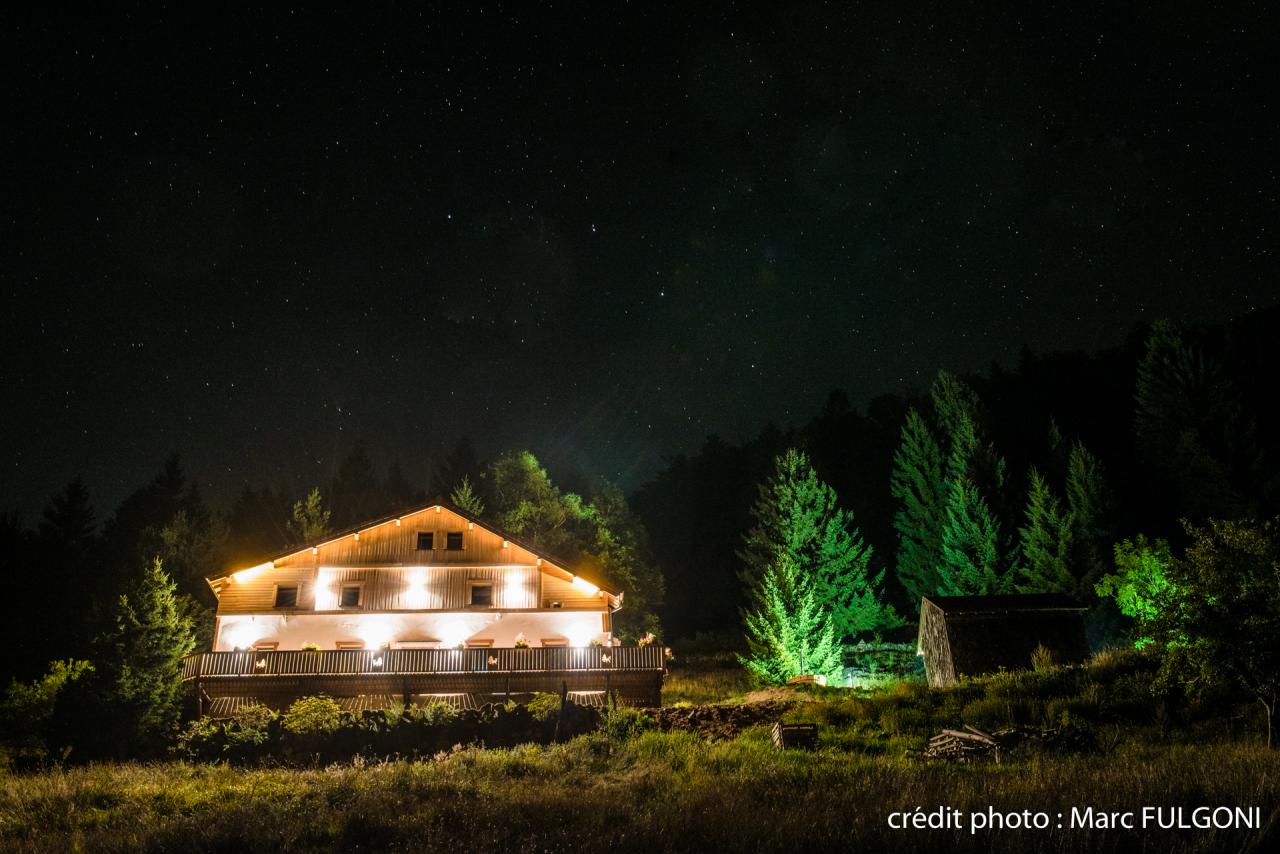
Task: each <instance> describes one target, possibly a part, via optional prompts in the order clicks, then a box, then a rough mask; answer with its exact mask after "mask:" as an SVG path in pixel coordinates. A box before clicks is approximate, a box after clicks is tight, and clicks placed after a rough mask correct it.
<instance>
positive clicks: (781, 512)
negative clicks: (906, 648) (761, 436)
mask: <svg viewBox="0 0 1280 854" xmlns="http://www.w3.org/2000/svg"><path fill="white" fill-rule="evenodd" d="M751 515H752V518H753V519H754V520H755V525H754V526H752V528H751V530H749V531H748V532H747V534H746V537H745V538H744V543H743V548H742V550H741V551H740V552H739V556H740V557H741V558H742V561H743V564H744V568H743V572H742V580H743V582H744V583H745V584H746V585H747V586H748V587H749V588H752V587H755V586H757V585H758V583H759V579H760V578H761V577H762V576H763V574H764V572H765V571H766V570H768V569H769V568H770V567H773V566H775V565H776V564H777V562H778V560H779V557H780V556H783V555H785V556H786V557H787V558H789V559H790V560H791V561H792V562H793V563H794V564H795V565H796V566H798V567H799V568H800V569H801V570H802V571H804V572H807V573H809V574H810V575H811V576H812V577H813V583H814V591H815V593H816V595H817V597H818V602H819V604H820V605H821V606H822V607H823V608H826V609H827V610H828V611H829V612H830V614H831V624H832V627H833V628H834V630H835V633H836V640H838V641H845V640H851V639H853V638H854V637H856V636H858V635H861V634H866V633H870V632H877V631H880V630H882V629H885V628H889V627H892V626H895V625H900V621H899V620H898V618H897V615H895V614H894V613H893V611H892V609H891V608H889V607H888V606H887V605H885V604H884V602H883V601H882V599H881V593H880V588H881V585H882V583H883V580H884V570H880V571H879V572H874V571H873V570H872V569H871V566H870V564H871V557H872V552H871V547H870V546H869V545H867V544H866V543H865V542H864V541H863V539H862V534H861V533H860V532H859V531H858V529H857V527H856V526H855V525H854V524H853V518H852V514H850V513H849V512H847V511H844V510H841V509H840V507H839V506H838V505H837V496H836V493H835V490H833V489H832V488H831V487H830V486H828V485H827V484H826V483H824V482H823V481H822V480H821V479H820V478H819V477H818V473H817V471H815V470H814V468H813V465H812V464H811V463H810V462H809V458H808V456H806V455H805V453H804V452H803V451H800V450H798V449H796V448H789V449H787V450H786V451H784V452H783V453H781V454H779V455H778V457H777V458H776V459H775V460H774V469H773V473H772V474H771V475H770V476H769V478H768V479H766V480H765V481H764V482H763V483H761V484H760V485H759V487H758V492H757V497H756V501H755V503H754V504H753V505H752V507H751Z"/></svg>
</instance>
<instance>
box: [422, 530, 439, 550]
mask: <svg viewBox="0 0 1280 854" xmlns="http://www.w3.org/2000/svg"><path fill="white" fill-rule="evenodd" d="M435 540H436V535H435V532H433V531H419V532H418V551H420V552H429V551H431V550H432V549H434V548H435V547H436V545H435Z"/></svg>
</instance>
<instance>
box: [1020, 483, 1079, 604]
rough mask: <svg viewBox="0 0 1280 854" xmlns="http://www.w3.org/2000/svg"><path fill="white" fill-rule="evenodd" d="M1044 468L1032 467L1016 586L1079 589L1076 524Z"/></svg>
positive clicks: (1057, 590)
mask: <svg viewBox="0 0 1280 854" xmlns="http://www.w3.org/2000/svg"><path fill="white" fill-rule="evenodd" d="M1067 516H1068V514H1067V513H1066V512H1064V510H1063V508H1062V501H1061V499H1059V498H1058V496H1056V495H1054V494H1053V490H1052V489H1050V488H1049V483H1048V481H1046V480H1045V479H1044V477H1043V476H1042V475H1041V474H1040V472H1038V471H1036V470H1035V469H1034V468H1033V469H1032V470H1031V485H1030V487H1029V489H1028V491H1027V513H1026V520H1025V523H1024V524H1023V526H1022V527H1021V528H1019V529H1018V533H1019V535H1020V540H1021V544H1020V548H1019V552H1020V558H1021V559H1020V561H1019V563H1018V568H1017V580H1016V582H1015V586H1016V587H1017V589H1018V590H1019V591H1021V592H1023V593H1066V594H1068V595H1073V594H1075V593H1076V592H1077V588H1078V580H1077V578H1076V576H1075V575H1074V574H1073V573H1072V566H1071V558H1072V553H1073V545H1074V543H1073V539H1072V533H1073V527H1072V525H1071V524H1070V521H1069V519H1068V518H1067Z"/></svg>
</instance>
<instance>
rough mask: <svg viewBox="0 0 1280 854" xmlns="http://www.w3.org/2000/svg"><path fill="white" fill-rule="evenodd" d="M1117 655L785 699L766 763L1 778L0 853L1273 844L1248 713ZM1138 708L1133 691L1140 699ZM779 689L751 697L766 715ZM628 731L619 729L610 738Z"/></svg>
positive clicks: (731, 748) (685, 745) (715, 744)
mask: <svg viewBox="0 0 1280 854" xmlns="http://www.w3.org/2000/svg"><path fill="white" fill-rule="evenodd" d="M1147 673H1148V670H1147V668H1146V665H1145V664H1144V663H1143V661H1142V660H1141V659H1140V657H1135V656H1110V657H1103V658H1101V659H1095V661H1094V662H1091V663H1090V664H1089V665H1087V666H1086V667H1077V668H1049V669H1046V670H1044V671H1042V672H1034V671H1032V672H1026V673H1019V674H998V675H996V676H994V677H990V678H988V679H983V680H974V681H971V682H969V683H966V684H964V685H962V686H960V687H958V688H956V689H950V690H947V691H930V690H928V689H927V688H926V687H924V686H923V685H922V684H921V683H919V682H909V681H908V682H901V683H899V684H897V685H895V686H894V687H893V688H892V689H890V690H887V691H882V692H877V693H864V694H861V695H855V694H853V693H852V692H849V691H841V690H834V689H826V690H814V691H799V692H795V693H794V695H793V697H792V698H791V704H790V705H789V707H788V711H786V713H785V719H786V720H793V721H810V722H814V723H818V724H819V727H820V740H819V745H818V749H817V750H816V751H799V750H778V749H777V748H775V747H774V746H773V744H772V742H771V740H770V737H769V730H768V727H767V726H752V727H749V728H747V729H745V730H743V731H741V732H740V733H738V734H736V735H735V736H733V737H730V738H718V739H715V740H711V739H708V738H707V737H705V736H704V735H702V734H700V733H697V732H688V731H679V730H675V731H668V732H660V731H656V730H655V729H653V728H651V727H648V726H646V724H645V721H644V719H643V718H641V717H639V716H636V715H632V714H626V715H620V716H608V717H606V720H605V725H604V726H603V727H602V728H601V729H600V730H599V731H596V732H592V733H588V734H586V735H581V736H578V737H576V738H573V739H572V740H569V741H566V742H564V743H558V744H548V745H543V746H538V745H519V746H516V747H511V748H505V749H484V748H481V747H474V746H473V747H462V748H456V749H453V750H448V751H442V752H440V753H439V754H437V755H435V756H434V758H426V759H423V760H419V761H407V760H384V759H378V758H373V757H364V756H357V757H355V758H354V759H352V760H350V761H346V762H341V763H332V764H327V765H315V766H307V765H305V764H304V765H300V766H291V767H286V766H283V765H278V764H273V763H271V762H268V763H265V764H263V763H257V764H253V765H247V766H236V765H233V764H229V763H194V762H189V761H172V762H165V763H158V764H150V765H144V764H104V765H95V766H85V767H76V766H69V767H66V768H57V767H54V768H46V769H44V770H40V771H35V772H31V773H5V774H0V848H3V849H4V850H15V851H38V852H46V851H47V852H55V851H56V852H64V851H67V850H82V851H138V850H143V851H278V850H284V851H347V850H367V851H402V850H403V851H409V850H414V851H445V850H449V851H456V850H465V849H471V850H504V851H507V850H509V851H556V850H578V849H586V848H590V849H594V850H608V851H623V852H629V851H637V852H640V851H645V852H652V851H748V850H750V851H780V850H791V851H797V850H799V851H805V850H863V849H866V850H883V851H915V850H924V849H934V850H958V851H992V850H999V851H1019V852H1040V851H1044V852H1050V851H1053V852H1060V851H1133V852H1140V851H1162V852H1163V851H1172V852H1183V851H1219V850H1231V851H1255V850H1256V851H1265V850H1270V847H1271V846H1274V844H1275V843H1276V842H1277V841H1280V836H1278V834H1280V811H1278V809H1280V808H1278V805H1280V751H1273V750H1268V749H1267V748H1266V747H1265V746H1264V745H1263V744H1261V743H1260V741H1259V740H1258V738H1257V726H1256V724H1257V720H1256V715H1253V714H1252V713H1251V712H1250V711H1249V709H1248V706H1247V705H1246V704H1243V703H1235V702H1229V701H1223V702H1221V703H1217V704H1206V705H1202V706H1192V705H1188V704H1176V703H1170V702H1153V701H1152V699H1151V696H1150V691H1149V685H1148V684H1147V680H1146V678H1145V677H1146V675H1147ZM749 687H750V686H749V683H746V682H745V681H742V680H741V679H740V675H735V673H734V672H733V670H732V668H731V667H728V668H725V667H701V668H699V667H696V666H695V667H689V668H686V669H684V670H676V671H675V672H673V674H672V680H671V688H672V694H673V695H674V696H680V697H682V698H683V699H678V700H672V702H673V703H693V702H695V698H696V702H705V701H706V700H707V699H708V698H712V697H714V696H716V695H717V694H718V693H720V694H725V693H727V695H728V696H727V697H726V696H722V697H720V699H734V698H736V701H738V702H742V701H750V700H752V699H754V698H753V696H752V695H751V693H750V691H749ZM1144 691H1145V692H1146V693H1145V694H1144V693H1143V692H1144ZM778 695H779V692H776V691H775V692H771V693H770V697H771V698H772V699H774V700H775V701H776V699H777V697H778ZM620 722H621V723H625V724H626V725H625V726H623V725H619V723H620ZM961 722H972V723H979V724H981V725H983V726H995V725H1005V724H1009V723H1022V724H1024V725H1048V724H1052V725H1054V726H1057V727H1077V728H1079V729H1080V730H1081V731H1083V732H1086V733H1088V735H1089V736H1090V740H1091V743H1092V744H1093V745H1094V747H1093V749H1090V750H1087V751H1084V752H1072V753H1049V752H1033V753H1029V754H1026V755H1014V756H1010V757H1007V758H1005V759H1004V761H1002V763H1001V764H999V765H993V764H984V765H954V764H949V763H939V762H926V761H922V760H920V759H915V758H910V757H909V756H906V755H904V753H905V752H906V751H907V750H908V749H910V748H919V747H921V746H923V744H924V743H925V742H926V741H927V738H928V735H929V734H930V733H931V731H933V730H934V729H935V728H936V727H937V726H939V725H940V724H941V725H948V726H955V725H959V724H960V723H961ZM1219 804H1222V805H1227V806H1247V807H1253V806H1256V807H1259V808H1260V809H1261V816H1262V826H1261V827H1259V828H1255V829H1253V830H1236V829H1190V830H1159V829H1146V830H1118V829H1098V828H1092V829H1091V828H1071V827H1070V826H1064V827H1063V828H1061V829H1059V828H1057V827H1050V828H1048V829H1045V830H1007V829H1006V830H1002V831H987V830H982V831H978V832H976V833H974V832H972V831H971V830H970V829H969V828H968V826H967V825H966V826H964V827H961V828H952V829H933V830H930V829H922V830H914V829H913V830H894V829H892V828H890V826H889V817H890V814H891V813H894V812H897V811H912V810H915V808H917V807H924V808H925V810H930V809H933V808H936V807H938V806H940V805H942V806H946V807H949V808H952V809H956V810H960V811H961V812H962V813H965V814H969V813H971V812H973V811H985V810H986V809H987V808H988V807H989V806H993V805H994V806H995V807H997V808H998V809H1000V810H1002V811H1006V812H1008V811H1021V810H1035V811H1043V812H1046V813H1049V814H1051V815H1053V816H1054V823H1055V824H1056V821H1057V819H1056V813H1059V812H1061V813H1063V814H1064V825H1069V820H1068V819H1067V818H1066V817H1069V815H1070V810H1071V808H1073V807H1088V806H1091V807H1094V808H1095V809H1098V810H1105V811H1113V810H1114V811H1129V810H1139V809H1141V808H1142V807H1144V806H1163V807H1170V806H1187V807H1191V806H1200V805H1219Z"/></svg>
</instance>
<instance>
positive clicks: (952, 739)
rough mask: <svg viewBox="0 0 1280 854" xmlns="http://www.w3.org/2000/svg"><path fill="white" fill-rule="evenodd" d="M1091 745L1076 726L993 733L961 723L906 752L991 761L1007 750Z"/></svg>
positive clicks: (1072, 748)
mask: <svg viewBox="0 0 1280 854" xmlns="http://www.w3.org/2000/svg"><path fill="white" fill-rule="evenodd" d="M1093 746H1094V744H1093V742H1092V740H1091V739H1090V737H1089V734H1088V733H1087V732H1084V731H1082V730H1080V729H1078V728H1076V727H1068V726H1063V727H1056V728H1053V729H1037V728H1033V727H1026V726H1021V727H1007V728H1005V729H998V730H995V731H994V732H989V733H988V732H983V731H982V730H980V729H978V728H977V727H976V726H974V725H973V724H965V725H964V729H963V730H958V729H944V730H943V731H942V732H940V733H938V734H937V735H935V736H934V737H933V738H931V739H929V746H928V747H927V748H925V750H924V751H908V755H912V754H914V755H916V756H918V757H919V758H922V759H942V760H945V761H948V762H966V763H973V762H994V763H996V764H997V765H998V764H999V763H1000V758H1001V757H1002V756H1007V755H1009V754H1010V753H1011V752H1014V751H1017V752H1024V751H1042V750H1050V751H1066V752H1072V753H1078V752H1083V751H1087V750H1090V749H1092V748H1093Z"/></svg>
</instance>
